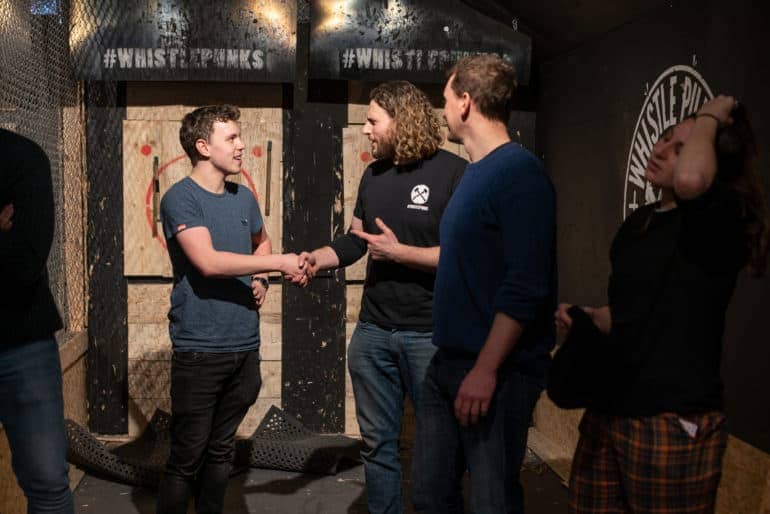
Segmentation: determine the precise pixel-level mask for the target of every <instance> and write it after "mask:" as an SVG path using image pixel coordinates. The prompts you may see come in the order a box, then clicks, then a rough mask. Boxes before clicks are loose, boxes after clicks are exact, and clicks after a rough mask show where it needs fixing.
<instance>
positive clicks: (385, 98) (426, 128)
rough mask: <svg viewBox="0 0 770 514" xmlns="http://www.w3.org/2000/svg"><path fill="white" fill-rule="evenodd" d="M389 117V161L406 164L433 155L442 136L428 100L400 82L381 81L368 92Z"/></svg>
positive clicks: (416, 89)
mask: <svg viewBox="0 0 770 514" xmlns="http://www.w3.org/2000/svg"><path fill="white" fill-rule="evenodd" d="M369 100H372V101H374V102H376V103H377V105H379V106H380V107H382V108H383V109H384V110H385V112H387V113H388V115H389V116H390V117H391V118H393V121H394V123H395V128H394V130H393V148H394V152H393V162H394V163H396V164H407V163H410V162H414V161H417V160H420V159H425V158H427V157H430V156H431V155H433V154H435V153H436V152H437V151H438V149H439V146H441V143H442V142H443V141H444V137H443V136H442V135H441V122H440V121H439V119H438V116H436V113H435V112H434V110H433V106H432V105H431V104H430V101H429V100H428V97H427V96H426V95H425V93H423V92H422V91H421V90H420V89H418V88H417V87H415V86H414V84H411V83H410V82H406V81H404V80H396V81H392V82H385V83H382V84H380V85H379V86H377V87H375V88H374V89H372V91H371V93H369Z"/></svg>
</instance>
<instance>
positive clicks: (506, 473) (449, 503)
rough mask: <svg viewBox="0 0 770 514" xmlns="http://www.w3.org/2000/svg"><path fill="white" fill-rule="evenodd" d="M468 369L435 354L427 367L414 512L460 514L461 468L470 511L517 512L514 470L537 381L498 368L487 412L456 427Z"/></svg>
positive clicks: (520, 503) (520, 502)
mask: <svg viewBox="0 0 770 514" xmlns="http://www.w3.org/2000/svg"><path fill="white" fill-rule="evenodd" d="M471 367H472V364H463V363H461V362H460V361H456V360H454V359H452V358H450V357H448V356H447V355H446V354H445V353H444V352H443V351H442V350H439V351H438V353H437V354H436V356H435V357H434V358H433V361H432V362H431V364H430V366H429V367H428V372H427V374H426V376H425V381H424V382H423V389H422V409H423V411H422V415H421V416H420V417H418V418H417V446H416V448H415V459H414V464H413V467H412V479H411V484H412V501H413V502H414V506H415V509H416V510H417V512H421V513H430V514H457V513H462V512H463V498H462V484H461V480H462V477H463V475H464V473H465V471H466V469H467V470H468V472H469V474H470V480H471V499H470V500H471V501H470V505H471V512H473V513H474V514H502V513H517V514H519V513H523V512H524V495H523V491H522V488H521V484H520V483H519V470H520V468H521V462H522V460H523V458H524V452H525V450H526V445H527V430H528V429H529V425H530V421H531V419H532V411H533V409H534V407H535V403H537V399H538V398H539V396H540V392H541V391H542V390H543V385H542V381H541V380H539V379H536V378H534V377H532V376H529V375H526V374H523V373H520V372H518V371H516V369H515V368H514V367H513V366H512V365H511V364H510V363H506V364H504V365H503V366H502V368H501V370H500V371H499V373H498V381H497V388H496V390H495V394H494V396H493V398H492V402H491V404H490V406H489V411H488V412H487V415H486V416H483V417H481V418H480V419H479V422H478V423H477V424H475V425H469V426H467V427H462V426H461V425H460V424H459V423H458V421H457V418H455V414H454V401H455V397H456V396H457V391H458V390H459V388H460V384H461V383H462V381H463V379H464V378H465V375H466V374H467V373H468V371H470V369H471Z"/></svg>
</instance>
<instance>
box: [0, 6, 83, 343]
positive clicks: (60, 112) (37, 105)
mask: <svg viewBox="0 0 770 514" xmlns="http://www.w3.org/2000/svg"><path fill="white" fill-rule="evenodd" d="M70 9H71V5H70V2H69V0H2V2H0V41H2V44H0V126H2V127H3V128H6V129H9V130H12V131H14V132H16V133H18V134H21V135H23V136H25V137H28V138H30V139H31V140H33V141H35V142H36V143H37V144H38V145H40V147H41V148H43V150H44V151H45V152H46V154H47V155H48V158H49V160H50V162H51V173H52V178H53V189H54V203H55V209H56V232H55V235H54V241H53V246H52V248H51V253H50V256H49V260H48V271H49V279H50V284H51V290H52V292H53V295H54V298H55V299H56V302H57V304H58V306H59V311H60V313H61V315H62V319H63V320H64V323H65V327H66V330H67V331H68V332H76V331H80V330H82V329H83V328H84V327H85V296H86V295H85V288H84V265H83V262H84V225H83V223H84V221H83V220H84V219H85V216H84V210H83V199H84V189H85V188H84V186H85V166H84V148H85V136H84V134H85V132H84V118H83V114H84V113H83V102H82V101H81V99H82V86H81V85H80V84H79V83H78V82H77V81H76V80H75V79H74V78H73V74H72V65H71V60H70V54H69V32H70V31H69V16H70Z"/></svg>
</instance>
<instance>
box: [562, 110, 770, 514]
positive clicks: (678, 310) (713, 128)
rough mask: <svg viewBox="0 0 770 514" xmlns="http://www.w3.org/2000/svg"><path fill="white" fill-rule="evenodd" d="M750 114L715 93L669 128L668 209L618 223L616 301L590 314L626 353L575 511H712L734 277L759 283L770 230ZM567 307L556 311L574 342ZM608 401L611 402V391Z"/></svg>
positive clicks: (657, 171) (601, 414) (588, 456)
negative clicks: (743, 273) (750, 276)
mask: <svg viewBox="0 0 770 514" xmlns="http://www.w3.org/2000/svg"><path fill="white" fill-rule="evenodd" d="M755 156H756V147H755V141H754V135H753V131H752V129H751V126H750V124H749V122H748V119H747V117H746V111H745V108H744V106H743V105H738V103H737V102H736V101H735V99H734V98H733V97H730V96H718V97H716V98H714V99H713V100H710V101H709V102H707V103H706V104H704V105H703V107H701V109H700V111H699V112H698V113H697V114H696V115H694V116H690V117H688V118H686V119H684V120H683V121H681V122H680V123H678V124H677V125H675V126H672V127H669V128H668V129H666V130H664V131H663V132H662V133H661V134H660V137H659V139H658V141H657V142H656V143H655V145H654V147H653V148H652V152H651V155H650V159H649V162H648V163H647V167H646V173H645V176H646V179H647V180H648V181H649V182H650V184H651V185H653V186H655V187H658V188H660V190H661V199H660V201H659V202H656V203H654V204H650V205H646V206H644V207H641V208H639V209H637V210H636V211H635V212H634V213H633V214H631V215H630V216H629V217H628V218H627V219H626V220H625V221H624V223H623V224H622V225H621V227H620V229H619V230H618V233H617V234H616V236H615V239H614V241H613V243H612V248H611V250H610V260H611V264H612V273H611V275H610V280H609V287H608V299H609V304H608V305H607V306H604V307H583V309H584V310H585V311H586V313H587V314H588V315H589V316H590V317H591V319H592V320H593V322H594V324H595V325H596V326H597V327H598V328H599V329H600V330H601V331H603V332H605V333H608V334H609V335H610V341H611V342H612V343H613V345H615V347H616V348H617V349H618V350H619V351H618V356H617V361H616V364H617V366H616V367H615V368H616V369H615V372H617V375H618V376H619V377H622V378H619V379H617V380H616V383H613V384H611V385H610V387H608V389H611V390H612V392H613V395H612V398H611V399H608V400H607V402H606V403H605V404H604V405H603V406H602V407H601V408H589V409H588V410H586V412H585V414H584V415H583V419H582V420H581V423H580V440H579V442H578V446H577V450H576V452H575V456H574V460H573V462H572V472H571V476H570V487H569V512H571V513H633V514H647V513H650V514H651V513H664V512H666V513H672V512H688V513H702V514H705V513H712V512H713V511H714V505H715V499H716V492H717V488H718V485H719V479H720V476H721V464H722V456H723V454H724V450H725V446H726V443H727V428H726V425H725V416H724V413H723V399H722V382H721V378H720V363H721V354H722V335H723V333H724V325H725V321H724V320H725V312H726V310H727V306H728V303H729V301H730V298H731V296H732V294H733V290H734V288H735V281H736V277H737V275H738V272H739V271H740V270H741V269H742V268H744V267H747V268H748V269H749V270H750V271H752V272H753V273H755V274H758V275H759V274H762V273H763V272H764V270H765V267H766V264H767V252H768V220H767V210H766V206H765V199H764V196H763V189H762V185H761V182H760V178H759V174H758V172H757V170H756V168H755ZM569 307H571V305H569V304H562V305H560V306H559V309H558V310H557V311H556V314H555V317H556V325H557V328H558V329H559V331H560V332H561V333H566V332H568V331H569V328H570V326H571V323H572V320H571V318H570V316H569V315H568V314H567V310H568V309H569ZM607 392H609V391H607Z"/></svg>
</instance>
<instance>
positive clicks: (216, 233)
mask: <svg viewBox="0 0 770 514" xmlns="http://www.w3.org/2000/svg"><path fill="white" fill-rule="evenodd" d="M160 213H161V219H162V221H163V232H164V235H165V237H166V242H167V244H168V253H169V257H170V258H171V265H172V267H173V269H174V287H173V289H172V291H171V310H170V311H169V313H168V318H169V333H170V335H171V342H172V343H173V347H174V350H176V351H191V352H192V351H202V352H239V351H247V350H255V349H257V348H259V311H258V310H257V309H256V305H255V303H254V298H253V296H252V291H251V278H250V277H249V276H243V277H230V278H206V277H204V276H203V275H201V273H200V272H199V271H198V270H197V269H196V268H195V266H193V265H192V263H191V262H190V260H189V259H188V258H187V256H186V255H185V253H184V252H183V251H182V249H181V247H180V246H179V243H178V242H177V239H176V237H175V236H176V234H178V233H179V232H181V231H182V230H187V229H190V228H193V227H206V228H208V230H209V233H210V234H211V241H212V244H213V246H214V249H216V250H218V251H225V252H232V253H241V254H251V253H252V240H251V238H252V235H255V234H258V233H259V231H260V230H262V225H263V222H262V215H261V214H260V212H259V205H258V204H257V201H256V199H255V198H254V195H253V194H252V193H251V191H250V190H249V189H248V188H246V187H243V186H239V185H238V184H233V183H230V182H226V183H225V191H224V192H223V193H221V194H216V193H211V192H209V191H206V190H205V189H203V188H202V187H200V186H199V185H198V184H196V183H195V181H193V180H192V179H190V178H189V177H187V178H184V179H182V180H181V181H179V182H177V183H176V184H174V185H173V186H172V187H171V188H170V189H169V190H168V191H167V192H166V194H165V195H163V199H162V201H161V204H160Z"/></svg>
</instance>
